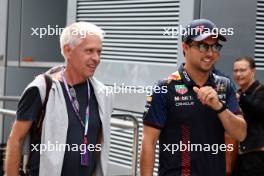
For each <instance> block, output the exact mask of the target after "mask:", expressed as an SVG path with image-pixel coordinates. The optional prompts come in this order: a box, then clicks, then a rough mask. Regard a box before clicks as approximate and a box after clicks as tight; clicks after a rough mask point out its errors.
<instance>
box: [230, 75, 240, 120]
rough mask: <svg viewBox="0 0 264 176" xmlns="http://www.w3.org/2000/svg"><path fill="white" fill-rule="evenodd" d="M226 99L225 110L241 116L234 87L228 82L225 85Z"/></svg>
mask: <svg viewBox="0 0 264 176" xmlns="http://www.w3.org/2000/svg"><path fill="white" fill-rule="evenodd" d="M226 95H227V99H226V106H227V108H228V109H229V110H230V111H231V112H233V113H234V114H237V115H238V114H242V111H241V109H240V107H239V104H238V101H237V98H236V91H235V88H234V86H232V84H231V82H230V80H229V82H228V84H227V93H226Z"/></svg>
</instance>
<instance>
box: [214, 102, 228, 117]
mask: <svg viewBox="0 0 264 176" xmlns="http://www.w3.org/2000/svg"><path fill="white" fill-rule="evenodd" d="M220 102H221V104H222V107H221V108H220V109H218V110H214V111H215V112H216V113H217V114H220V113H221V112H223V111H224V110H226V105H225V103H224V102H222V101H220Z"/></svg>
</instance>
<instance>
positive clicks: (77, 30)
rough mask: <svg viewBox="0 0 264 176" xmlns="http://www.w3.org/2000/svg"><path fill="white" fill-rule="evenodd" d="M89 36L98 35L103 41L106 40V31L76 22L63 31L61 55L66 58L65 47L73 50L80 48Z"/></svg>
mask: <svg viewBox="0 0 264 176" xmlns="http://www.w3.org/2000/svg"><path fill="white" fill-rule="evenodd" d="M87 35H97V36H98V37H99V38H100V40H101V41H103V39H104V31H103V30H102V29H101V28H100V27H98V26H96V25H95V24H92V23H89V22H75V23H73V24H71V25H69V26H67V27H66V28H64V29H63V31H62V33H61V36H60V48H61V54H62V56H63V57H64V58H65V60H66V59H67V58H66V57H65V54H64V50H63V47H64V46H65V45H67V44H68V45H69V46H70V47H71V48H74V47H76V46H78V45H79V44H80V43H81V40H82V39H84V38H86V37H87Z"/></svg>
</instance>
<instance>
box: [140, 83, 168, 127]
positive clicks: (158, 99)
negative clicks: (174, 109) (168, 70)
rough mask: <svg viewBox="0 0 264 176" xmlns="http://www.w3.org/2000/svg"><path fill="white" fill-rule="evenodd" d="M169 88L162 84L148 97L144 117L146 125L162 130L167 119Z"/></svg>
mask: <svg viewBox="0 0 264 176" xmlns="http://www.w3.org/2000/svg"><path fill="white" fill-rule="evenodd" d="M167 90H168V89H167V86H166V85H165V84H163V83H162V82H160V83H158V84H157V85H156V86H155V87H154V91H153V93H152V95H150V96H147V103H146V106H145V112H144V115H143V123H144V125H148V126H151V127H154V128H157V129H162V128H163V127H164V125H165V122H166V119H167V109H168V108H167V98H166V96H167Z"/></svg>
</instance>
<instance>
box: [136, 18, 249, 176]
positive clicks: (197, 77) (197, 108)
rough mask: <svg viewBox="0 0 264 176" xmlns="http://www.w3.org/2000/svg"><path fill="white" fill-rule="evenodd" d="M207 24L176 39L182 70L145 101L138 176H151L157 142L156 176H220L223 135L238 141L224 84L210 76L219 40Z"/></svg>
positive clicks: (239, 129)
mask: <svg viewBox="0 0 264 176" xmlns="http://www.w3.org/2000/svg"><path fill="white" fill-rule="evenodd" d="M215 28H216V26H215V24H214V23H212V22H211V21H209V20H206V19H199V20H194V21H192V22H191V23H190V24H189V25H187V27H186V31H189V32H187V33H185V35H183V36H182V41H183V42H182V48H183V52H184V55H185V64H183V65H181V66H180V67H179V69H178V71H176V72H175V73H173V74H171V75H170V76H169V77H168V79H166V80H163V81H160V82H159V84H158V86H159V87H163V86H165V87H167V92H166V93H163V92H155V93H154V94H153V95H152V97H148V99H147V101H148V102H147V105H146V108H147V111H146V113H145V115H144V117H143V122H144V129H143V141H142V150H141V162H140V166H141V176H151V175H153V165H154V159H155V146H156V143H157V140H159V171H158V173H159V176H181V175H183V176H212V175H213V176H223V175H225V172H226V170H225V157H224V152H225V151H229V150H232V149H233V146H226V145H225V141H224V132H225V131H226V132H227V133H228V134H229V135H230V136H232V137H233V138H235V139H237V140H239V141H242V140H244V139H245V136H246V122H245V120H244V119H243V118H242V116H241V115H238V114H240V113H241V112H240V108H239V106H238V103H237V101H236V97H235V91H234V89H232V88H231V83H230V80H229V79H227V78H225V77H222V76H219V75H215V74H213V73H212V68H213V66H214V64H215V63H216V61H217V60H218V58H219V56H220V50H221V48H222V45H221V44H220V43H219V42H220V40H223V41H225V40H226V39H225V37H224V36H222V35H220V34H219V33H216V32H214V30H215Z"/></svg>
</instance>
